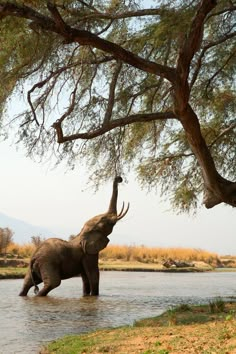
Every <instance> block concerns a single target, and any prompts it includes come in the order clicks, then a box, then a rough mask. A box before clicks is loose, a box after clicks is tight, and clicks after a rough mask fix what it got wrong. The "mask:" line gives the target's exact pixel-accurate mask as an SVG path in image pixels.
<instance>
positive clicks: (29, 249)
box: [7, 243, 35, 258]
mask: <svg viewBox="0 0 236 354" xmlns="http://www.w3.org/2000/svg"><path fill="white" fill-rule="evenodd" d="M34 251H35V246H34V245H33V244H32V243H26V244H24V245H19V244H17V243H11V244H10V245H9V246H8V247H7V253H9V254H12V255H17V256H20V257H22V258H29V257H30V256H31V255H32V254H33V252H34Z"/></svg>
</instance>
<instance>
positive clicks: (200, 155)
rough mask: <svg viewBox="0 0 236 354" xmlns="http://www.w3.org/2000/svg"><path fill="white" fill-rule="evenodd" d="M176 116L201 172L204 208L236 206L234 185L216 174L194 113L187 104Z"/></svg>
mask: <svg viewBox="0 0 236 354" xmlns="http://www.w3.org/2000/svg"><path fill="white" fill-rule="evenodd" d="M178 115H179V119H180V122H181V123H182V126H183V128H184V130H185V133H186V137H187V140H188V143H189V145H190V147H191V149H192V151H193V153H194V155H195V156H196V158H197V161H198V163H199V165H200V168H201V171H202V176H203V180H204V187H205V198H204V204H205V206H206V207H207V208H212V207H213V206H215V205H217V204H219V203H221V202H225V203H227V204H230V205H232V206H236V183H235V182H230V181H228V180H226V179H225V178H223V177H222V176H220V174H219V173H218V172H217V170H216V167H215V163H214V161H213V158H212V156H211V153H210V150H209V148H208V146H207V144H206V141H205V140H204V138H203V136H202V133H201V128H200V124H199V121H198V117H197V115H196V113H195V112H194V111H193V110H192V108H191V106H190V105H189V104H188V105H187V106H186V109H185V110H183V111H182V112H178Z"/></svg>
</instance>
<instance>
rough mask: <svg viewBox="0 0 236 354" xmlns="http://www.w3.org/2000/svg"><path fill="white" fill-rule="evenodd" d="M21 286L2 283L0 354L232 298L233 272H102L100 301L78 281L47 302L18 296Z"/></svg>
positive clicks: (30, 353)
mask: <svg viewBox="0 0 236 354" xmlns="http://www.w3.org/2000/svg"><path fill="white" fill-rule="evenodd" d="M22 283H23V280H0V353H1V354H14V353H24V354H34V353H38V351H39V348H40V347H41V346H42V345H44V344H46V343H47V342H48V341H50V340H53V339H55V338H58V337H61V336H63V335H66V334H76V333H83V332H88V331H90V330H95V329H97V328H104V327H116V326H120V325H123V324H129V325H132V324H133V323H134V321H135V320H137V319H141V318H145V317H150V316H155V315H158V314H160V313H161V312H163V311H164V310H166V309H167V308H169V307H170V306H174V305H177V304H180V303H189V304H191V303H204V302H208V301H209V300H210V299H212V298H215V297H219V296H221V297H232V296H236V275H235V273H232V272H222V273H217V272H210V273H177V274H174V273H155V272H154V273H152V272H151V273H148V272H101V280H100V296H99V297H98V298H96V297H85V298H84V297H82V281H81V279H80V278H73V279H68V280H65V281H63V282H62V284H61V286H60V287H59V288H57V289H55V290H53V291H52V292H51V293H50V294H49V295H48V296H47V297H45V298H37V297H35V296H34V295H33V291H32V290H31V291H30V292H29V296H28V297H20V296H17V295H18V293H19V291H20V289H21V286H22Z"/></svg>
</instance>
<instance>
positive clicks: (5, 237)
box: [0, 227, 14, 254]
mask: <svg viewBox="0 0 236 354" xmlns="http://www.w3.org/2000/svg"><path fill="white" fill-rule="evenodd" d="M13 234H14V233H13V231H12V230H11V229H9V227H5V228H0V253H3V254H6V252H7V248H8V246H9V245H10V243H11V242H12V241H13Z"/></svg>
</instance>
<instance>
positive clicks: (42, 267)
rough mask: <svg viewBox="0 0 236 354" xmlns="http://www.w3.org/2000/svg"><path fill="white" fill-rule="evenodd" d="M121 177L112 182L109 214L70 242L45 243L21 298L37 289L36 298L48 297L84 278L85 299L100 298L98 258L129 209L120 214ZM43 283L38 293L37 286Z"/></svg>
mask: <svg viewBox="0 0 236 354" xmlns="http://www.w3.org/2000/svg"><path fill="white" fill-rule="evenodd" d="M121 182H122V178H121V177H116V178H115V179H114V182H113V190H112V196H111V200H110V204H109V208H108V211H107V212H106V213H104V214H100V215H97V216H95V217H93V218H92V219H90V220H88V221H87V222H86V223H85V224H84V226H83V228H82V230H81V232H80V233H79V234H78V235H77V236H76V237H75V238H74V239H73V240H71V241H64V240H61V239H59V238H50V239H48V240H46V241H44V242H43V243H42V244H41V245H40V246H39V247H38V249H37V250H36V251H35V253H34V254H33V256H32V258H31V260H30V265H29V269H28V272H27V274H26V276H25V278H24V284H23V288H22V290H21V292H20V294H19V295H20V296H26V295H27V294H28V291H29V289H30V288H31V287H32V286H34V287H35V293H36V294H37V296H46V295H47V294H48V293H49V291H51V290H52V289H55V288H56V287H58V286H59V285H60V283H61V280H62V279H68V278H71V277H74V276H77V275H81V277H82V281H83V295H84V296H86V295H95V296H97V295H99V268H98V254H99V252H100V251H101V250H102V249H104V248H105V247H106V246H107V244H108V242H109V238H108V237H107V236H108V235H109V234H111V232H112V230H113V227H114V225H115V224H116V222H117V221H119V220H121V219H122V218H123V217H124V216H125V215H126V213H127V212H128V209H129V204H128V206H127V208H126V210H125V211H124V203H123V206H122V209H121V211H120V213H119V214H118V213H117V197H118V184H119V183H121ZM42 282H43V283H44V286H43V288H42V289H41V290H40V291H39V288H38V286H37V284H40V283H42Z"/></svg>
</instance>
